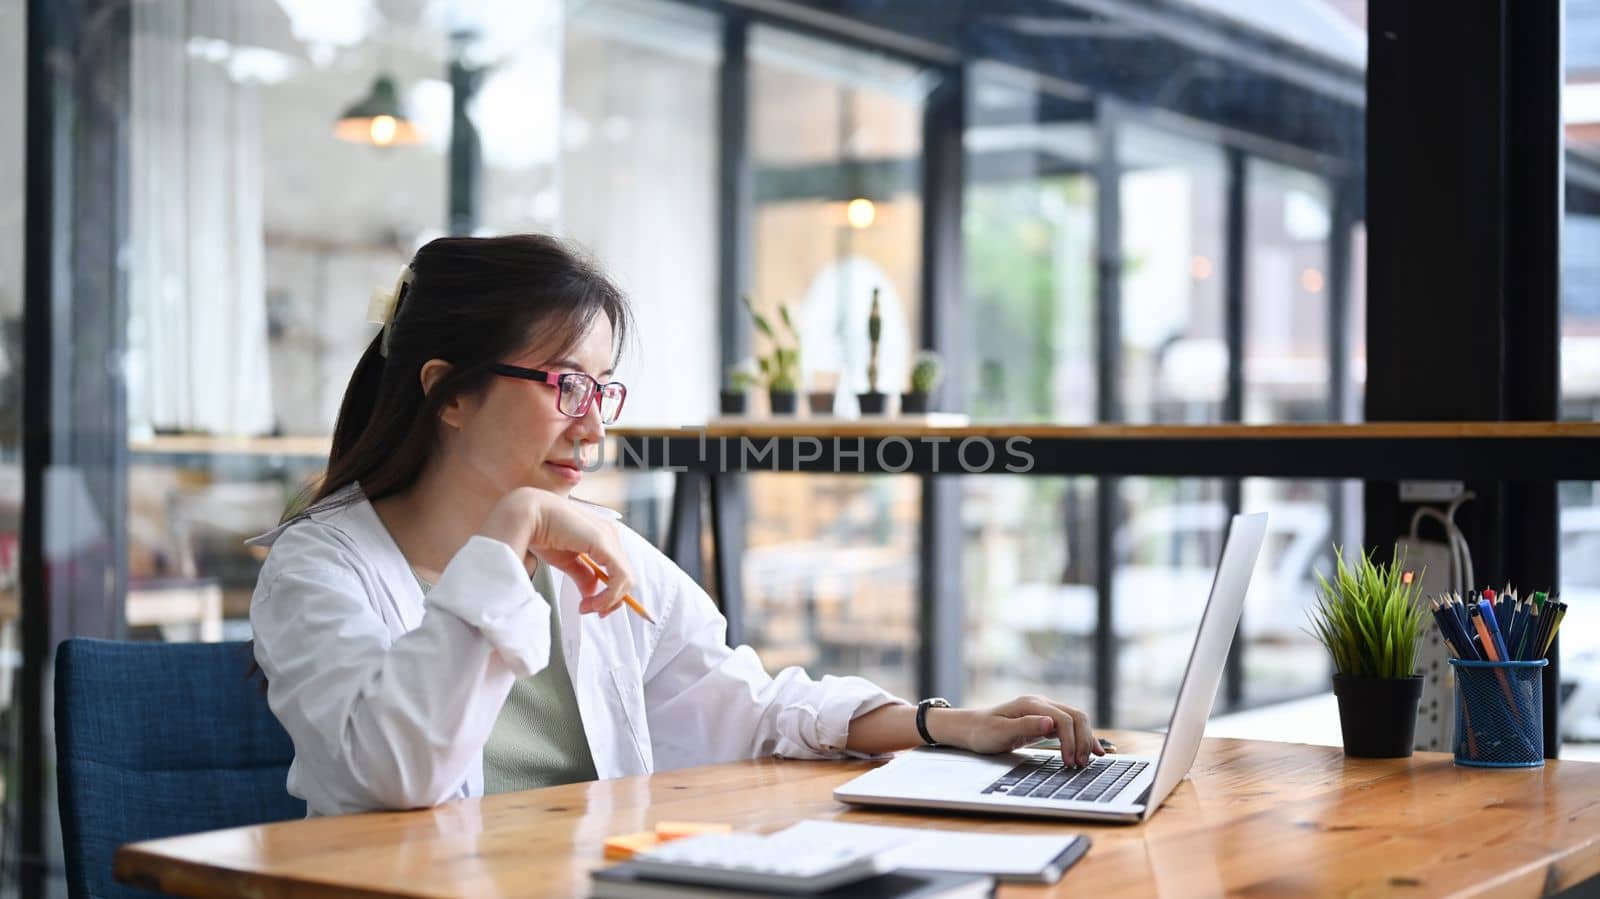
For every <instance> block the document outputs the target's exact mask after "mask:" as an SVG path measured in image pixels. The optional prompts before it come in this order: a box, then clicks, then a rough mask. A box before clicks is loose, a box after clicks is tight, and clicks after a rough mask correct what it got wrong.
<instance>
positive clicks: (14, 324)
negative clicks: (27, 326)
mask: <svg viewBox="0 0 1600 899" xmlns="http://www.w3.org/2000/svg"><path fill="white" fill-rule="evenodd" d="M25 26H26V14H25V12H24V9H23V0H0V109H12V110H18V111H19V113H18V115H17V116H15V117H14V118H13V121H14V122H15V121H20V119H21V115H20V110H22V109H23V108H24V107H25V102H24V101H25V97H26V95H25V91H26V89H27V83H28V82H27V77H26V69H27V61H26V56H25V41H26V35H27V28H26V27H25ZM24 139H25V135H24V133H23V129H21V128H18V127H15V126H13V128H12V131H11V136H10V137H0V339H3V340H4V343H0V771H3V772H4V776H3V778H0V808H3V809H4V818H3V820H4V821H5V822H6V824H5V825H4V826H0V853H3V855H4V858H5V859H7V860H9V859H15V858H16V857H17V848H18V841H17V828H16V827H14V826H12V825H11V823H10V822H14V821H18V820H20V816H19V815H18V813H17V808H18V804H19V797H18V795H17V791H16V790H14V789H13V788H12V785H13V784H16V783H18V781H17V775H18V763H19V758H18V755H17V752H16V747H18V746H19V745H21V738H20V729H19V724H20V721H19V719H20V714H19V713H20V695H19V693H18V689H17V688H18V678H17V674H18V671H19V669H20V668H21V667H22V649H21V648H22V641H21V629H22V628H21V625H22V597H21V593H20V591H19V590H18V584H17V574H18V562H19V561H20V559H19V556H20V554H19V552H18V548H19V545H20V544H19V539H18V538H19V531H20V530H21V523H22V427H21V425H22V353H23V347H22V289H23V273H22V256H23V244H24V236H23V215H24V202H23V200H24V196H25V191H24V185H25V183H26V181H25V176H24V170H23V165H24V158H23V157H24V152H23V141H24ZM15 871H16V867H15V864H14V863H6V864H0V893H7V894H9V892H10V890H11V889H12V884H13V883H14V882H15V877H16V874H15Z"/></svg>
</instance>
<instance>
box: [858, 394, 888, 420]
mask: <svg viewBox="0 0 1600 899" xmlns="http://www.w3.org/2000/svg"><path fill="white" fill-rule="evenodd" d="M888 399H889V394H887V393H883V392H881V391H877V390H869V391H868V392H866V393H858V394H856V403H857V404H859V405H860V406H861V414H862V415H882V414H883V407H884V406H885V405H886V404H887V402H888Z"/></svg>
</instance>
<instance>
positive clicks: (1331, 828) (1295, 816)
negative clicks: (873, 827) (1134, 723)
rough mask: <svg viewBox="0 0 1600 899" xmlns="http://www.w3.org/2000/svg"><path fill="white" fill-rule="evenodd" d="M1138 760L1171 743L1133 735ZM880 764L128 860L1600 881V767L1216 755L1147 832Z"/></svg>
mask: <svg viewBox="0 0 1600 899" xmlns="http://www.w3.org/2000/svg"><path fill="white" fill-rule="evenodd" d="M1113 736H1114V738H1115V739H1116V740H1117V741H1118V743H1119V744H1120V745H1121V746H1122V747H1123V749H1124V750H1127V751H1139V752H1154V750H1155V749H1156V747H1157V746H1158V745H1159V738H1158V737H1155V736H1152V735H1149V734H1134V733H1114V732H1113ZM872 764H873V763H870V762H784V761H760V762H740V763H735V764H730V765H718V766H713V767H706V768H695V769H689V770H684V771H671V772H667V773H663V774H656V775H651V776H646V777H631V778H624V779H621V780H612V781H601V782H598V783H589V784H575V785H572V786H566V787H554V788H551V789H546V790H534V791H530V792H525V793H509V794H504V795H500V796H493V797H486V798H483V799H473V800H463V801H460V802H454V803H450V804H448V805H445V806H442V807H440V808H437V809H431V810H426V811H418V812H404V813H385V814H371V815H357V816H349V817H341V818H321V819H313V820H307V821H294V822H288V823H283V824H271V825H266V826H261V827H246V828H239V829H236V830H227V831H217V832H214V833H209V834H200V835H196V836H188V837H174V838H172V839H166V840H156V841H151V842H147V843H138V844H135V845H132V846H126V847H123V849H121V850H120V851H119V852H118V853H117V861H116V870H117V877H118V879H120V880H122V881H124V882H126V883H131V884H134V885H137V886H142V887H146V888H149V889H158V890H161V891H162V892H166V893H172V894H176V895H180V896H193V897H221V896H240V895H246V896H274V897H302V896H306V897H310V896H316V897H322V896H332V895H360V896H369V897H376V896H405V897H423V896H426V897H437V896H543V895H550V896H582V895H586V894H587V890H588V886H587V875H588V872H589V871H590V870H591V869H592V868H595V867H597V866H599V865H601V864H603V860H602V859H601V857H600V846H601V841H602V840H603V839H604V838H605V837H607V836H610V835H613V834H621V833H631V832H634V831H638V830H644V829H648V828H650V827H651V826H653V825H654V824H655V823H656V822H657V821H659V820H675V819H690V820H706V821H726V822H728V823H731V824H733V825H734V826H735V827H738V828H749V829H757V830H771V829H776V828H780V827H783V826H786V825H788V824H791V823H793V822H795V821H798V820H801V819H803V818H840V819H843V820H848V821H857V822H867V823H874V822H876V823H892V824H901V825H927V826H929V827H947V828H985V829H990V830H994V831H1004V832H1017V833H1026V832H1041V831H1059V830H1061V829H1063V828H1066V829H1078V830H1083V831H1085V832H1088V833H1089V834H1090V835H1091V836H1092V838H1093V839H1094V848H1092V849H1091V850H1090V851H1089V854H1088V856H1087V857H1086V858H1085V859H1084V860H1083V861H1082V862H1080V863H1079V864H1078V865H1077V866H1076V867H1074V868H1073V869H1072V870H1071V871H1069V872H1068V873H1067V875H1066V877H1064V878H1063V879H1062V880H1061V881H1060V882H1059V883H1057V884H1056V885H1055V886H1054V887H1048V888H1047V887H1022V886H1007V887H1004V888H1002V889H1001V890H1000V894H1001V895H1002V896H1011V897H1021V896H1037V895H1055V896H1069V895H1070V896H1146V895H1152V894H1157V893H1159V894H1160V895H1175V896H1176V895H1217V894H1221V893H1223V892H1244V891H1249V892H1255V893H1262V894H1271V895H1314V896H1324V895H1336V894H1337V895H1346V894H1362V895H1389V894H1400V895H1417V896H1442V895H1503V896H1513V895H1514V896H1534V895H1542V894H1546V893H1550V892H1554V891H1557V890H1561V889H1565V888H1567V887H1570V886H1572V885H1574V884H1577V883H1581V882H1583V881H1585V880H1587V879H1589V878H1592V877H1595V876H1597V875H1600V764H1592V763H1584V762H1561V761H1553V762H1549V763H1547V764H1546V765H1545V766H1544V767H1543V768H1535V769H1527V770H1515V771H1486V770H1482V769H1471V768H1459V767H1456V766H1455V765H1454V764H1453V763H1452V762H1451V760H1450V756H1449V755H1445V754H1438V753H1418V754H1417V755H1416V756H1414V757H1413V758H1410V759H1389V760H1356V759H1346V758H1344V756H1343V755H1342V754H1341V753H1340V751H1339V750H1338V749H1337V748H1329V747H1321V746H1305V745H1300V744H1290V743H1264V742H1257V741H1247V740H1219V739H1212V740H1207V741H1206V742H1205V745H1204V746H1203V748H1202V749H1201V751H1200V758H1199V759H1198V760H1197V762H1196V763H1195V767H1194V770H1193V771H1192V772H1191V780H1190V781H1188V782H1185V783H1183V784H1181V785H1179V787H1178V788H1177V790H1175V791H1174V792H1173V794H1172V796H1171V797H1170V798H1169V799H1168V800H1167V803H1166V806H1165V807H1164V808H1163V809H1162V810H1161V811H1160V812H1158V813H1157V814H1156V816H1155V818H1153V819H1152V820H1151V821H1150V822H1149V823H1148V824H1143V825H1136V826H1110V825H1100V826H1096V825H1088V824H1078V823H1060V822H1056V823H1051V822H1039V821H1031V820H1028V819H1020V818H1018V819H1000V818H984V817H952V816H940V815H933V814H913V813H901V812H864V811H857V810H853V809H851V808H849V807H848V806H844V805H841V804H839V803H836V802H834V800H833V798H832V795H831V794H832V790H833V788H834V787H835V786H837V785H838V784H840V783H843V782H844V781H845V780H848V779H849V778H851V777H854V776H855V775H856V774H858V773H860V772H861V771H864V770H866V769H867V768H869V767H871V766H872Z"/></svg>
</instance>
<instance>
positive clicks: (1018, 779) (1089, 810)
mask: <svg viewBox="0 0 1600 899" xmlns="http://www.w3.org/2000/svg"><path fill="white" fill-rule="evenodd" d="M1266 530H1267V516H1266V513H1264V512H1259V513H1256V514H1254V515H1235V516H1233V521H1232V523H1231V524H1230V525H1229V528H1228V540H1227V542H1226V543H1225V544H1224V545H1223V547H1222V559H1221V561H1219V562H1218V563H1217V574H1216V577H1215V579H1213V580H1212V582H1211V596H1210V598H1209V599H1207V600H1206V608H1205V611H1204V612H1203V613H1202V614H1201V616H1200V630H1199V633H1198V634H1197V635H1196V636H1195V641H1194V651H1193V652H1192V653H1190V655H1189V666H1188V668H1187V669H1186V670H1185V671H1184V674H1183V684H1182V686H1180V687H1179V688H1178V702H1177V704H1176V705H1175V706H1174V707H1173V709H1172V720H1171V723H1170V724H1169V726H1168V728H1167V739H1166V741H1165V742H1164V743H1163V744H1162V746H1161V754H1160V756H1159V757H1157V758H1150V757H1149V756H1136V755H1117V754H1111V755H1105V756H1095V757H1093V760H1092V761H1091V762H1090V764H1089V765H1088V766H1086V767H1084V768H1081V769H1078V768H1068V767H1064V766H1063V765H1062V763H1061V751H1060V750H1058V749H1020V750H1017V751H1016V752H1010V753H1005V754H1001V755H978V754H976V753H971V752H966V751H964V750H958V749H949V748H945V747H940V746H924V747H921V748H919V749H915V750H912V751H911V752H906V753H902V754H900V755H899V756H896V757H895V758H894V759H893V760H892V761H890V762H889V763H888V764H887V765H883V766H881V767H878V768H874V769H873V770H871V771H868V772H867V773H866V774H863V775H861V776H860V777H857V778H856V779H854V780H852V781H850V782H849V783H847V784H844V785H843V786H840V787H839V788H838V789H836V790H834V791H833V798H835V799H837V800H839V801H841V802H846V803H850V804H852V805H881V806H894V807H902V808H904V807H910V808H933V809H953V810H960V811H973V812H992V813H997V814H1007V815H1041V816H1046V817H1052V818H1071V819H1075V820H1084V821H1102V822H1123V823H1130V824H1131V823H1137V822H1140V821H1144V820H1145V819H1147V818H1149V817H1150V816H1151V815H1153V814H1155V811H1156V809H1158V808H1160V807H1161V803H1162V802H1163V801H1165V800H1166V798H1167V795H1168V794H1169V793H1171V792H1172V790H1173V788H1174V787H1176V786H1177V785H1178V781H1180V780H1183V778H1184V777H1185V776H1187V775H1188V773H1189V766H1190V765H1192V764H1194V757H1195V754H1196V753H1198V752H1199V751H1200V738H1201V737H1202V736H1204V735H1205V727H1206V719H1207V718H1209V717H1210V716H1211V705H1212V703H1213V702H1214V701H1215V700H1216V697H1217V684H1218V683H1219V682H1220V681H1221V680H1222V666H1223V663H1224V662H1225V661H1226V660H1227V658H1228V647H1229V646H1230V645H1231V644H1232V642H1233V632H1234V630H1235V629H1236V628H1237V627H1238V626H1239V613H1240V612H1241V611H1242V610H1243V608H1244V595H1245V591H1246V589H1248V588H1249V586H1250V574H1251V572H1253V571H1254V570H1255V566H1256V557H1257V556H1258V555H1260V553H1261V542H1262V538H1263V537H1264V536H1265V535H1266Z"/></svg>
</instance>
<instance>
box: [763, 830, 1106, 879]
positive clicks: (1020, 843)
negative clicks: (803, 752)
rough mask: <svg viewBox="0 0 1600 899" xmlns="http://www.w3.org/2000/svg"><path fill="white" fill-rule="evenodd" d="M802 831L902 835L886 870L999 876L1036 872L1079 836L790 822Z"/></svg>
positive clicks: (830, 835) (858, 837)
mask: <svg viewBox="0 0 1600 899" xmlns="http://www.w3.org/2000/svg"><path fill="white" fill-rule="evenodd" d="M787 831H788V832H794V833H795V834H796V835H797V836H799V835H804V836H805V837H807V838H809V839H812V840H817V841H826V840H838V841H841V842H854V843H867V842H869V841H876V840H890V839H892V838H894V837H900V838H902V839H904V840H906V842H905V843H903V844H902V845H900V846H898V847H896V848H893V849H889V850H887V851H886V852H884V854H883V855H881V856H879V857H878V861H879V865H880V867H881V869H882V870H886V871H887V870H894V869H896V868H919V869H922V870H925V871H955V872H962V873H974V874H993V875H995V876H998V877H1007V876H1010V877H1024V878H1037V877H1039V876H1041V875H1042V874H1044V872H1045V870H1046V869H1047V868H1049V867H1050V863H1051V862H1053V861H1055V860H1056V859H1057V858H1058V857H1059V856H1060V855H1061V853H1063V852H1065V851H1066V850H1067V847H1068V846H1070V845H1072V841H1073V840H1075V839H1077V838H1078V834H1076V833H1063V834H1060V835H1052V836H1036V835H1032V834H1011V833H982V832H977V831H964V830H933V829H930V828H922V827H882V826H879V825H875V824H846V823H844V822H840V821H801V822H800V823H799V824H796V825H794V826H793V827H790V828H787Z"/></svg>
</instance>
